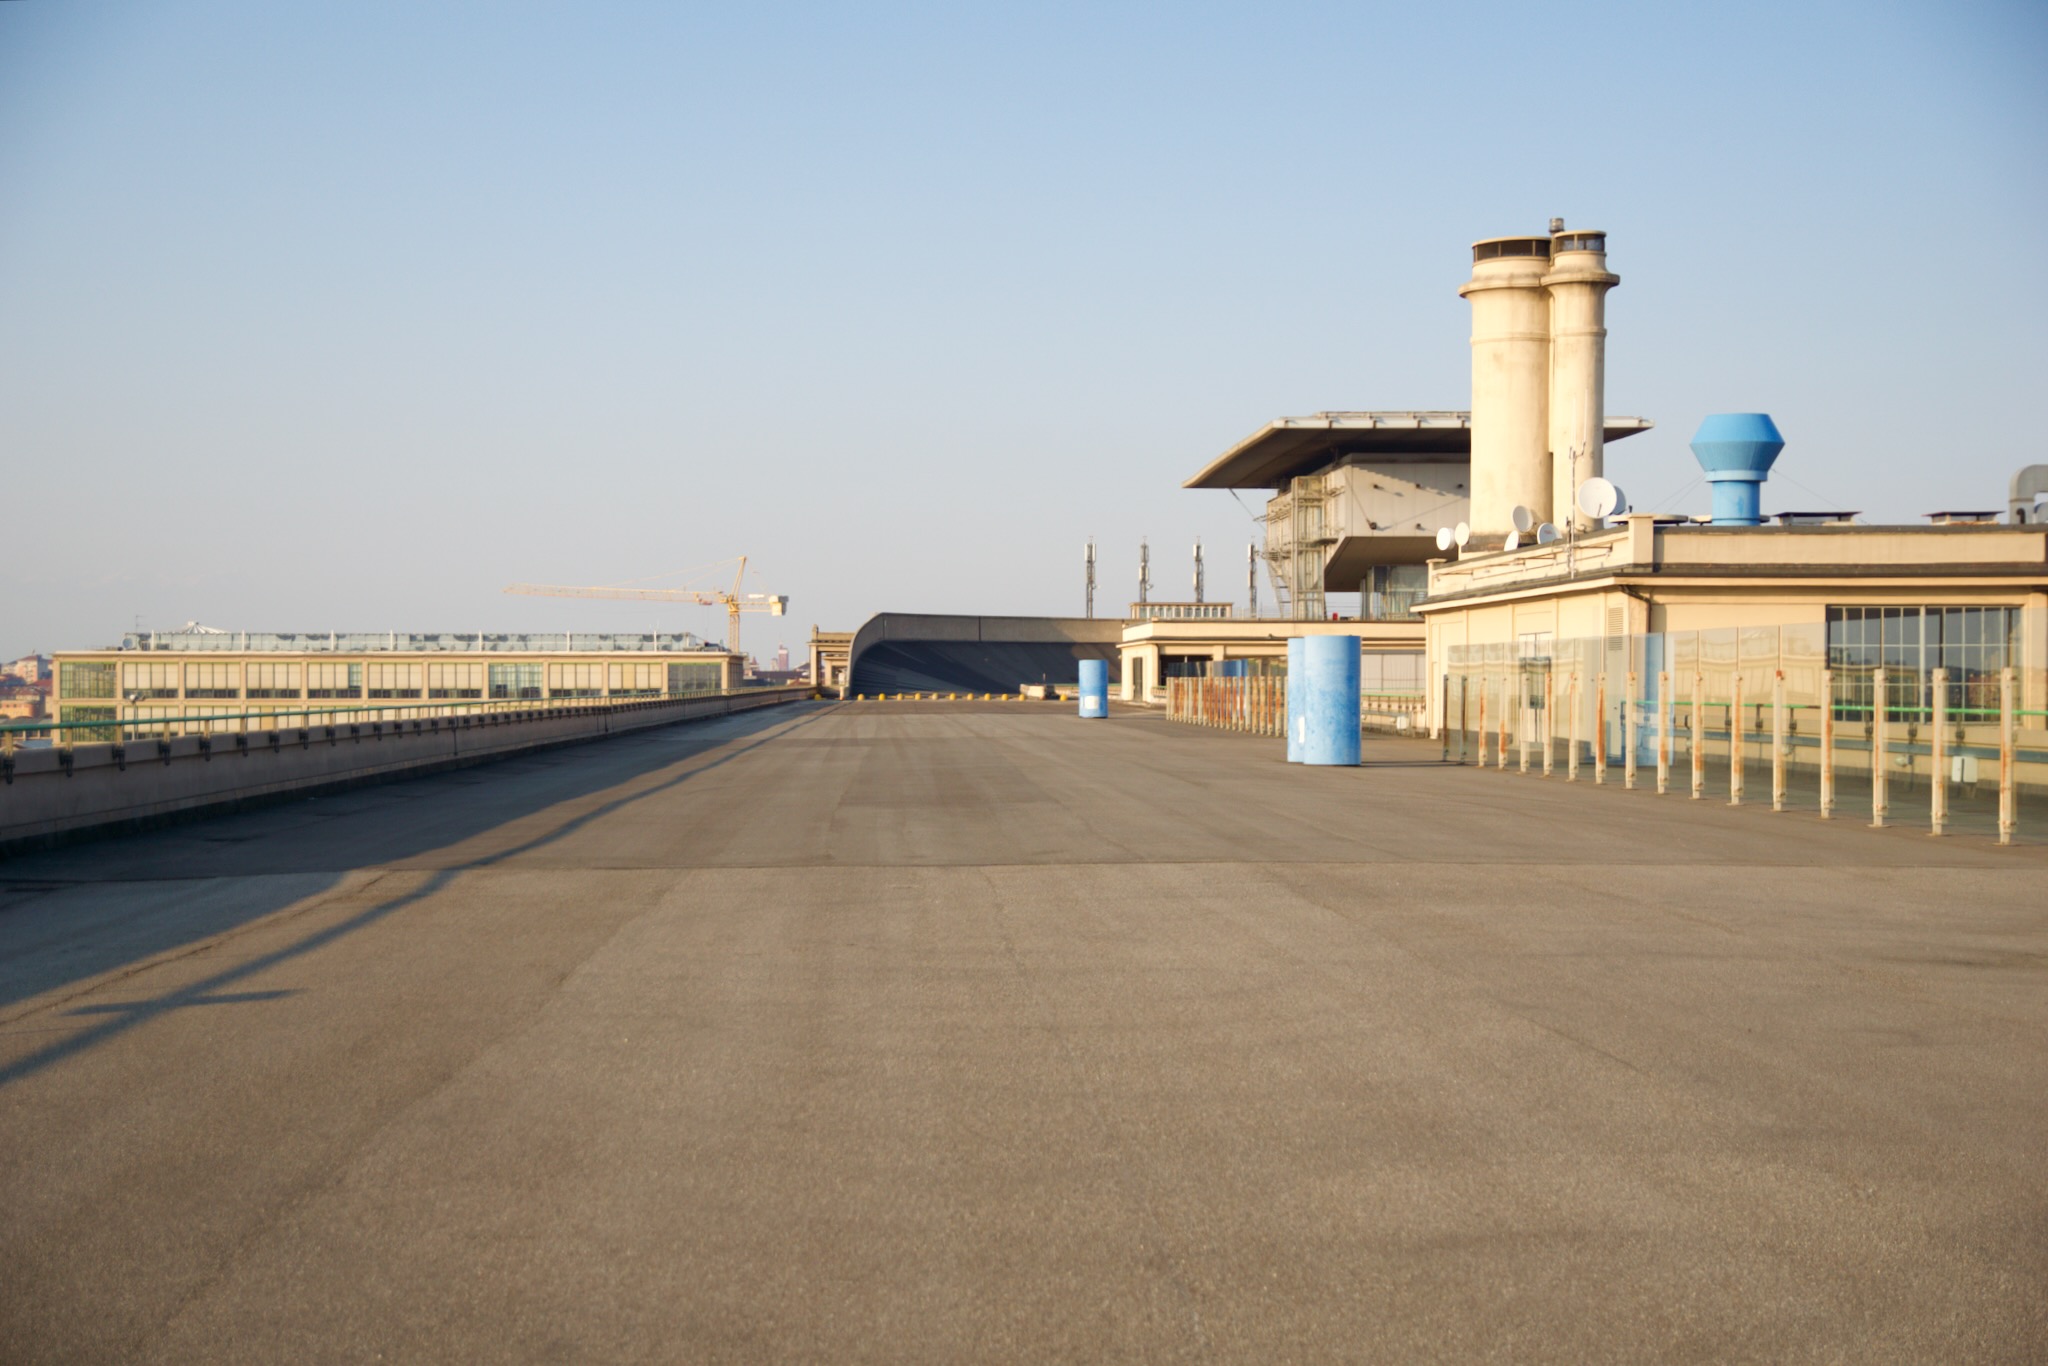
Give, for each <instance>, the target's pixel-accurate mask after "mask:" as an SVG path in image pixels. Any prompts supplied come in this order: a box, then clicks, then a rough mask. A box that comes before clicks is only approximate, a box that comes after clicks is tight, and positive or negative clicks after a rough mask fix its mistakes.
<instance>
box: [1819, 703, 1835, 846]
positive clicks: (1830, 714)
mask: <svg viewBox="0 0 2048 1366" xmlns="http://www.w3.org/2000/svg"><path fill="white" fill-rule="evenodd" d="M1834 817H1835V671H1834V670H1833V669H1822V670H1821V671H1820V818H1821V819H1822V820H1824V821H1826V820H1833V819H1834Z"/></svg>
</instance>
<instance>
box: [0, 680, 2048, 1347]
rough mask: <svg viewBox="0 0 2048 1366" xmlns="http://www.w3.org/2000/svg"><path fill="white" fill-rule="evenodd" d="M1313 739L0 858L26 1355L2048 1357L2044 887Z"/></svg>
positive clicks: (571, 756) (2, 1223) (837, 719)
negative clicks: (1322, 755)
mask: <svg viewBox="0 0 2048 1366" xmlns="http://www.w3.org/2000/svg"><path fill="white" fill-rule="evenodd" d="M1277 749H1278V745H1277V742H1273V741H1264V740H1253V739H1247V738H1244V737H1238V736H1231V735H1224V734H1219V733H1217V732H1213V731H1206V730H1198V729H1193V728H1188V727H1181V726H1175V725H1170V724H1168V723H1166V722H1165V721H1163V720H1161V719H1160V718H1158V717H1157V716H1154V715H1149V714H1138V713H1130V712H1121V711H1120V712H1118V713H1117V714H1116V715H1115V716H1113V717H1112V718H1111V719H1109V720H1108V721H1102V722H1083V721H1080V720H1078V719H1075V718H1073V717H1071V716H1069V715H1068V714H1067V712H1066V709H1065V708H1064V707H1054V706H1049V705H1043V704H1041V705H1036V706H1029V705H1024V704H1008V705H1001V704H997V705H975V704H965V703H927V704H922V705H919V704H902V705H888V704H872V703H871V704H866V705H859V704H853V705H844V706H828V705H807V706H803V707H797V708H790V709H787V710H780V711H777V712H773V713H766V714H762V713H755V714H752V715H747V716H741V717H732V718H726V719H722V720H718V721H713V722H706V723H699V724H695V725H685V726H678V727H674V728H670V729H665V730H661V731H658V732H652V733H643V734H640V735H635V736H631V737H625V738H620V739H616V740H611V741H606V742H602V743H596V744H588V745H582V746H577V747H573V748H567V749H562V750H557V751H553V752H550V753H546V754H541V755H536V756H532V757H529V758H524V759H517V760H509V761H505V762H501V763H498V764H494V765H490V766H487V767H483V768H477V769H471V770H466V771H463V772H458V773H451V774H446V775H441V776H437V777H431V778H424V779H419V780H415V781H412V782H406V783H400V784H394V785H391V786H387V787H381V788H374V789H366V790H360V791H356V792H352V793H348V794H345V795H341V796H337V797H333V798H329V799H325V800H317V801H299V802H295V803H292V804H290V805H285V806H279V807H274V808H270V809H267V810H262V811H257V812H251V813H245V814H241V815H236V816H232V817H225V818H221V819H217V820H211V821H206V822H201V823H196V824H191V825H187V826H183V827H179V828H175V829H170V830H165V831H160V832H156V833H153V834H149V835H144V836H137V837H131V838H124V839H120V840H109V841H104V842H100V843H96V844H87V845H78V846H74V847H72V848H70V849H67V850H60V851H55V852H50V853H44V854H37V855H34V856H29V857H23V858H17V859H15V860H12V861H11V862H7V863H0V1359H4V1360H7V1361H175V1362H200V1361H204V1362H234V1361H251V1362H277V1361H294V1362H319V1361H351V1362H353V1361H369V1360H393V1361H501V1360H502V1361H592V1362H612V1361H831V1362H842V1361H892V1362H894V1361H948V1362H951V1361H1057V1360H1069V1361H1098V1360H1132V1361H1181V1360H1186V1361H1198V1362H1199V1361H1232V1362H1281V1361H1334V1360H1356V1361H1474V1360H1501V1361H1508V1360H1512V1361H1518V1362H1526V1361H1571V1362H1592V1361H1625V1362H1644V1361H1667V1362H1676V1361H1702V1362H1704V1361H1713V1362H1722V1361H1742V1360H1757V1361H1843V1362H1884V1361H1896V1362H1934V1361H1940V1362H1967V1361H2013V1362H2018V1361H2041V1360H2044V1359H2048V853H2044V852H2043V851H2042V850H2040V849H2038V848H2033V849H2013V850H1999V849H1997V848H1995V847H1993V846H1992V845H1990V844H1989V843H1988V842H1986V841H1984V840H1982V839H1956V840H1934V839H1930V838H1929V837H1927V836H1926V835H1924V834H1919V833H1917V832H1909V831H1901V830H1890V831H1872V830H1870V829H1867V828H1864V827H1863V826H1861V825H1859V824H1857V823H1855V822H1853V821H1840V822H1835V823H1832V824H1823V823H1821V822H1819V821H1818V820H1816V819H1814V818H1812V817H1811V816H1791V815H1782V816H1775V817H1774V816H1772V815H1771V814H1770V813H1769V812H1768V811H1767V810H1762V809H1758V808H1744V809H1742V810H1729V809H1728V808H1726V807H1725V806H1718V805H1711V804H1706V803H1690V802H1687V801H1685V800H1683V799H1682V798H1679V797H1667V798H1661V799H1660V798H1656V797H1653V796H1649V795H1647V794H1644V793H1639V792H1638V793H1624V792H1621V791H1618V790H1617V789H1614V788H1602V789H1595V788H1592V787H1589V786H1586V785H1583V784H1582V785H1580V786H1577V787H1572V786H1568V785H1565V784H1563V783H1561V782H1556V781H1552V782H1544V781H1541V780H1538V779H1533V778H1523V777H1518V776H1516V775H1513V774H1500V773H1491V772H1489V773H1480V772H1477V771H1474V770H1472V769H1466V768H1454V767H1443V766H1439V765H1437V764H1434V763H1431V762H1429V760H1430V759H1431V758H1432V757H1433V755H1434V751H1433V750H1432V749H1431V748H1430V747H1429V746H1427V745H1425V744H1420V743H1415V742H1405V743H1404V742H1394V741H1388V742H1385V743H1383V744H1378V745H1373V746H1369V747H1368V759H1369V761H1370V762H1369V763H1368V765H1367V766H1366V767H1364V768H1362V769H1353V770H1304V769H1300V768H1289V767H1288V766H1287V765H1285V764H1284V763H1282V762H1281V761H1280V758H1279V755H1278V753H1277Z"/></svg>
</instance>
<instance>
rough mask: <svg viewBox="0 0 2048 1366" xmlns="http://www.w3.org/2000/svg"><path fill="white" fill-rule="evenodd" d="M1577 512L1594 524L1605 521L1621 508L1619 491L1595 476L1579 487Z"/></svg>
mask: <svg viewBox="0 0 2048 1366" xmlns="http://www.w3.org/2000/svg"><path fill="white" fill-rule="evenodd" d="M1577 501H1578V504H1579V511H1581V512H1583V513H1585V514H1586V515H1587V516H1588V517H1591V518H1592V519H1593V520H1594V521H1596V522H1603V521H1606V520H1607V519H1608V518H1609V517H1612V516H1613V515H1614V512H1615V509H1617V508H1619V507H1620V506H1621V490H1620V489H1618V488H1616V487H1615V486H1614V485H1612V484H1610V483H1608V482H1607V481H1606V480H1605V479H1602V478H1600V477H1599V476H1598V475H1595V476H1594V477H1593V478H1591V479H1588V480H1587V481H1586V482H1585V483H1583V484H1581V485H1579V496H1578V500H1577Z"/></svg>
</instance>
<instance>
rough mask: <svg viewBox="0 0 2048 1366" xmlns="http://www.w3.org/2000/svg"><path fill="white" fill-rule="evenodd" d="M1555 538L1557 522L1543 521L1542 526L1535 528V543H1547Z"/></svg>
mask: <svg viewBox="0 0 2048 1366" xmlns="http://www.w3.org/2000/svg"><path fill="white" fill-rule="evenodd" d="M1556 539H1557V524H1556V523H1555V522H1545V523H1544V524H1543V525H1542V526H1539V527H1537V528H1536V544H1538V545H1549V544H1550V543H1551V542H1552V541H1554V540H1556Z"/></svg>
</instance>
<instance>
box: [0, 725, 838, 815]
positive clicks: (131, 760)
mask: <svg viewBox="0 0 2048 1366" xmlns="http://www.w3.org/2000/svg"><path fill="white" fill-rule="evenodd" d="M814 695H815V694H814V693H813V690H812V689H810V688H807V687H799V688H775V689H762V690H760V691H758V692H750V693H741V694H727V695H722V696H716V697H702V698H684V699H673V700H671V699H663V700H659V701H648V702H616V703H609V704H606V703H592V704H590V705H588V706H575V707H556V708H552V709H545V710H544V709H540V708H536V709H534V710H532V711H499V712H490V713H483V714H477V715H468V716H443V717H435V718H429V719H421V720H405V721H383V722H370V721H364V722H356V723H342V724H337V725H332V726H328V725H313V726H287V727H284V728H282V729H278V730H255V731H250V732H248V733H246V734H220V735H187V736H180V737H177V738H174V739H156V738H152V737H144V738H141V739H131V740H126V741H124V742H122V743H119V744H108V743H99V744H81V745H77V746H74V747H71V748H68V749H56V748H52V749H22V750H17V751H16V752H15V753H13V754H11V755H8V756H6V757H5V758H0V780H4V781H0V855H5V854H7V853H13V852H19V851H21V850H24V849H31V848H37V847H41V846H44V845H48V844H53V843H59V842H62V841H65V840H68V839H70V838H72V837H74V836H78V835H81V834H85V833H87V832H93V833H112V832H115V831H121V830H137V829H143V828H146V827H149V826H153V825H159V824H166V823H169V822H171V821H175V820H184V819H189V818H192V817H195V816H198V815H202V814H208V813H213V812H218V811H224V810H229V809H233V808H236V807H241V806H246V805H251V804H254V803H259V802H263V801H269V800H275V799H277V798H279V797H281V796H285V795H297V794H303V793H311V792H318V791H321V790H324V789H332V788H339V787H350V786H355V785H358V784H362V783H370V782H379V781H385V780H389V779H394V778H401V777H409V776H413V775H416V774H421V773H429V772H433V771H435V770H437V769H445V768H458V767H462V766H465V765H468V764H476V763H482V762H485V761H487V760H490V759H495V758H503V757H506V756H509V755H513V754H520V753H525V752H528V751H532V750H537V749H545V748H548V747H550V746H553V745H563V744H574V743H576V742H579V741H583V740H595V739H600V738H602V737H604V736H607V735H615V734H621V733H623V732H626V731H634V730H645V729H648V728H650V727H654V726H667V725H674V724H676V723H678V722H682V721H694V720H698V719H701V718H705V717H712V716H728V715H731V714H733V713H734V712H741V711H753V710H756V709H758V708H761V707H772V706H778V705H781V704H784V703H788V702H797V701H804V700H806V699H808V698H810V697H812V696H814Z"/></svg>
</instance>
